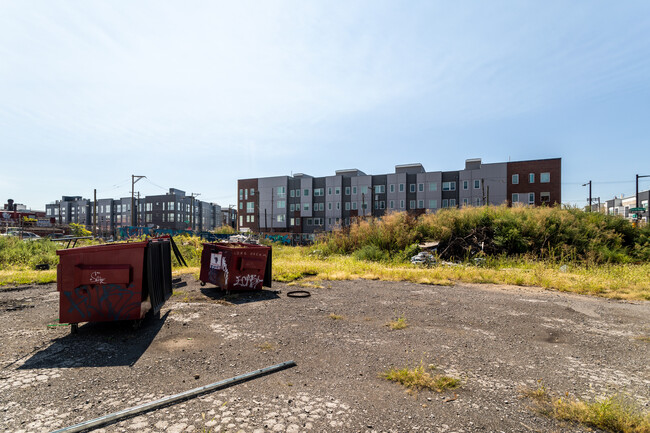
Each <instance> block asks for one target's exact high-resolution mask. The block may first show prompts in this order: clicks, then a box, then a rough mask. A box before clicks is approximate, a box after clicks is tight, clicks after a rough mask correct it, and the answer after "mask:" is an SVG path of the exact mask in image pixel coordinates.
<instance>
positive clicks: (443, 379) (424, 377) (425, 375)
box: [380, 362, 460, 392]
mask: <svg viewBox="0 0 650 433" xmlns="http://www.w3.org/2000/svg"><path fill="white" fill-rule="evenodd" d="M435 369H436V368H435V366H433V365H429V367H428V368H426V369H425V367H424V364H423V363H422V362H420V365H419V366H417V367H415V368H408V367H404V368H400V369H397V368H394V367H392V368H391V369H390V370H388V371H386V372H384V373H381V374H380V377H381V378H383V379H386V380H390V381H392V382H397V383H399V384H400V385H402V386H404V387H406V388H408V389H409V390H413V391H417V390H420V389H429V390H432V391H436V392H443V391H445V390H447V389H455V388H458V387H459V386H460V379H458V378H455V377H451V376H446V375H444V374H436V375H433V376H432V375H431V374H430V373H429V371H434V370H435ZM427 370H429V371H427Z"/></svg>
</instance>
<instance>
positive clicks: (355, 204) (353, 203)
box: [352, 201, 357, 210]
mask: <svg viewBox="0 0 650 433" xmlns="http://www.w3.org/2000/svg"><path fill="white" fill-rule="evenodd" d="M352 210H357V202H356V201H353V202H352Z"/></svg>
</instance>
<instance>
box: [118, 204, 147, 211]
mask: <svg viewBox="0 0 650 433" xmlns="http://www.w3.org/2000/svg"><path fill="white" fill-rule="evenodd" d="M144 208H145V210H146V211H148V212H151V211H152V210H153V203H147V204H145V205H144ZM124 210H126V209H124ZM117 211H118V212H122V210H121V209H120V206H119V205H118V206H117Z"/></svg>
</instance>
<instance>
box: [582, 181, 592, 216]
mask: <svg viewBox="0 0 650 433" xmlns="http://www.w3.org/2000/svg"><path fill="white" fill-rule="evenodd" d="M587 185H589V212H591V181H589V182H587V183H583V184H582V186H587Z"/></svg>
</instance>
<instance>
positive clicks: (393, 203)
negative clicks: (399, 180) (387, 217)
mask: <svg viewBox="0 0 650 433" xmlns="http://www.w3.org/2000/svg"><path fill="white" fill-rule="evenodd" d="M390 208H391V209H395V202H394V201H393V200H391V201H390Z"/></svg>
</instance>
